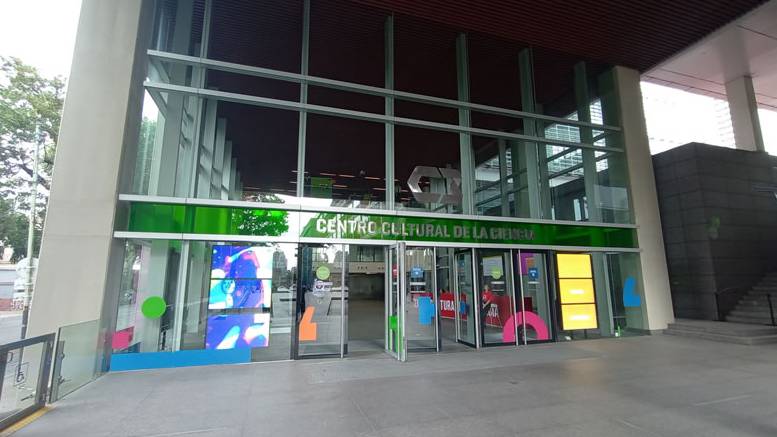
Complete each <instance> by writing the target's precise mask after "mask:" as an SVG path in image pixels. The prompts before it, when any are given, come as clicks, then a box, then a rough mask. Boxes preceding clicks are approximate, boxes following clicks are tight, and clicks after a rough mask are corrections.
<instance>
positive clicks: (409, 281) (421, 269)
mask: <svg viewBox="0 0 777 437" xmlns="http://www.w3.org/2000/svg"><path fill="white" fill-rule="evenodd" d="M434 264H435V257H434V248H431V247H408V248H406V249H405V264H404V265H405V276H404V279H405V284H406V287H405V317H404V320H405V327H406V329H407V331H406V334H405V337H406V339H407V348H408V350H418V349H427V350H429V349H431V350H439V346H438V342H437V331H438V326H437V321H438V319H437V312H436V311H435V308H437V294H436V293H435V289H436V288H437V287H436V284H435V282H436V275H435V268H434Z"/></svg>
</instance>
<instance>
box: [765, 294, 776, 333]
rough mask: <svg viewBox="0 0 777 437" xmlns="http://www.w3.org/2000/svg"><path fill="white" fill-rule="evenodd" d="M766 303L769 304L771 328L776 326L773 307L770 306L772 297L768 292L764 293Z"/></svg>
mask: <svg viewBox="0 0 777 437" xmlns="http://www.w3.org/2000/svg"><path fill="white" fill-rule="evenodd" d="M766 301H767V302H769V316H771V318H772V326H777V324H776V323H775V322H774V306H773V305H772V295H771V294H770V293H769V292H767V293H766Z"/></svg>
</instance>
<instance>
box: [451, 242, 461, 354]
mask: <svg viewBox="0 0 777 437" xmlns="http://www.w3.org/2000/svg"><path fill="white" fill-rule="evenodd" d="M448 250H450V251H451V252H453V254H451V255H449V258H448V261H449V262H450V261H452V262H451V267H450V268H451V272H452V273H453V278H451V279H452V280H453V325H454V327H455V328H456V341H457V342H459V341H461V314H460V311H459V307H460V305H461V302H460V298H459V293H460V291H459V266H458V263H457V259H456V252H455V250H451V249H448Z"/></svg>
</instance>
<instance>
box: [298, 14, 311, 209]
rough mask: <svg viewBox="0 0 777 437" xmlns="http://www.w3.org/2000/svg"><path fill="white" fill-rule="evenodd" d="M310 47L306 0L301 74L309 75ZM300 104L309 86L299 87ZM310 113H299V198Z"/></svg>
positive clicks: (303, 184) (300, 195)
mask: <svg viewBox="0 0 777 437" xmlns="http://www.w3.org/2000/svg"><path fill="white" fill-rule="evenodd" d="M309 45H310V0H305V4H304V9H303V16H302V59H301V61H300V73H302V74H303V75H307V74H308V50H309ZM299 102H300V104H302V105H303V107H304V105H305V104H307V103H308V84H307V83H305V82H303V83H301V84H300V85H299ZM307 126H308V113H307V111H305V110H304V109H303V110H301V111H300V112H299V133H298V136H297V197H303V196H304V195H305V138H306V137H307Z"/></svg>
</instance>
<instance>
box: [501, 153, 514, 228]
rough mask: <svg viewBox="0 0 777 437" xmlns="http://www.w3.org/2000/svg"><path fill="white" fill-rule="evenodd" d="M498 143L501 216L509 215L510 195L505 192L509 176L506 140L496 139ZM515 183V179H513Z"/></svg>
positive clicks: (507, 187) (507, 189)
mask: <svg viewBox="0 0 777 437" xmlns="http://www.w3.org/2000/svg"><path fill="white" fill-rule="evenodd" d="M497 144H498V145H499V190H500V191H501V194H502V202H501V203H502V217H509V216H510V195H509V194H507V191H509V189H510V186H509V185H508V184H507V179H508V178H509V177H510V176H509V175H508V174H507V141H505V140H504V139H502V138H500V139H499V140H497ZM513 184H515V179H513Z"/></svg>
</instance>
